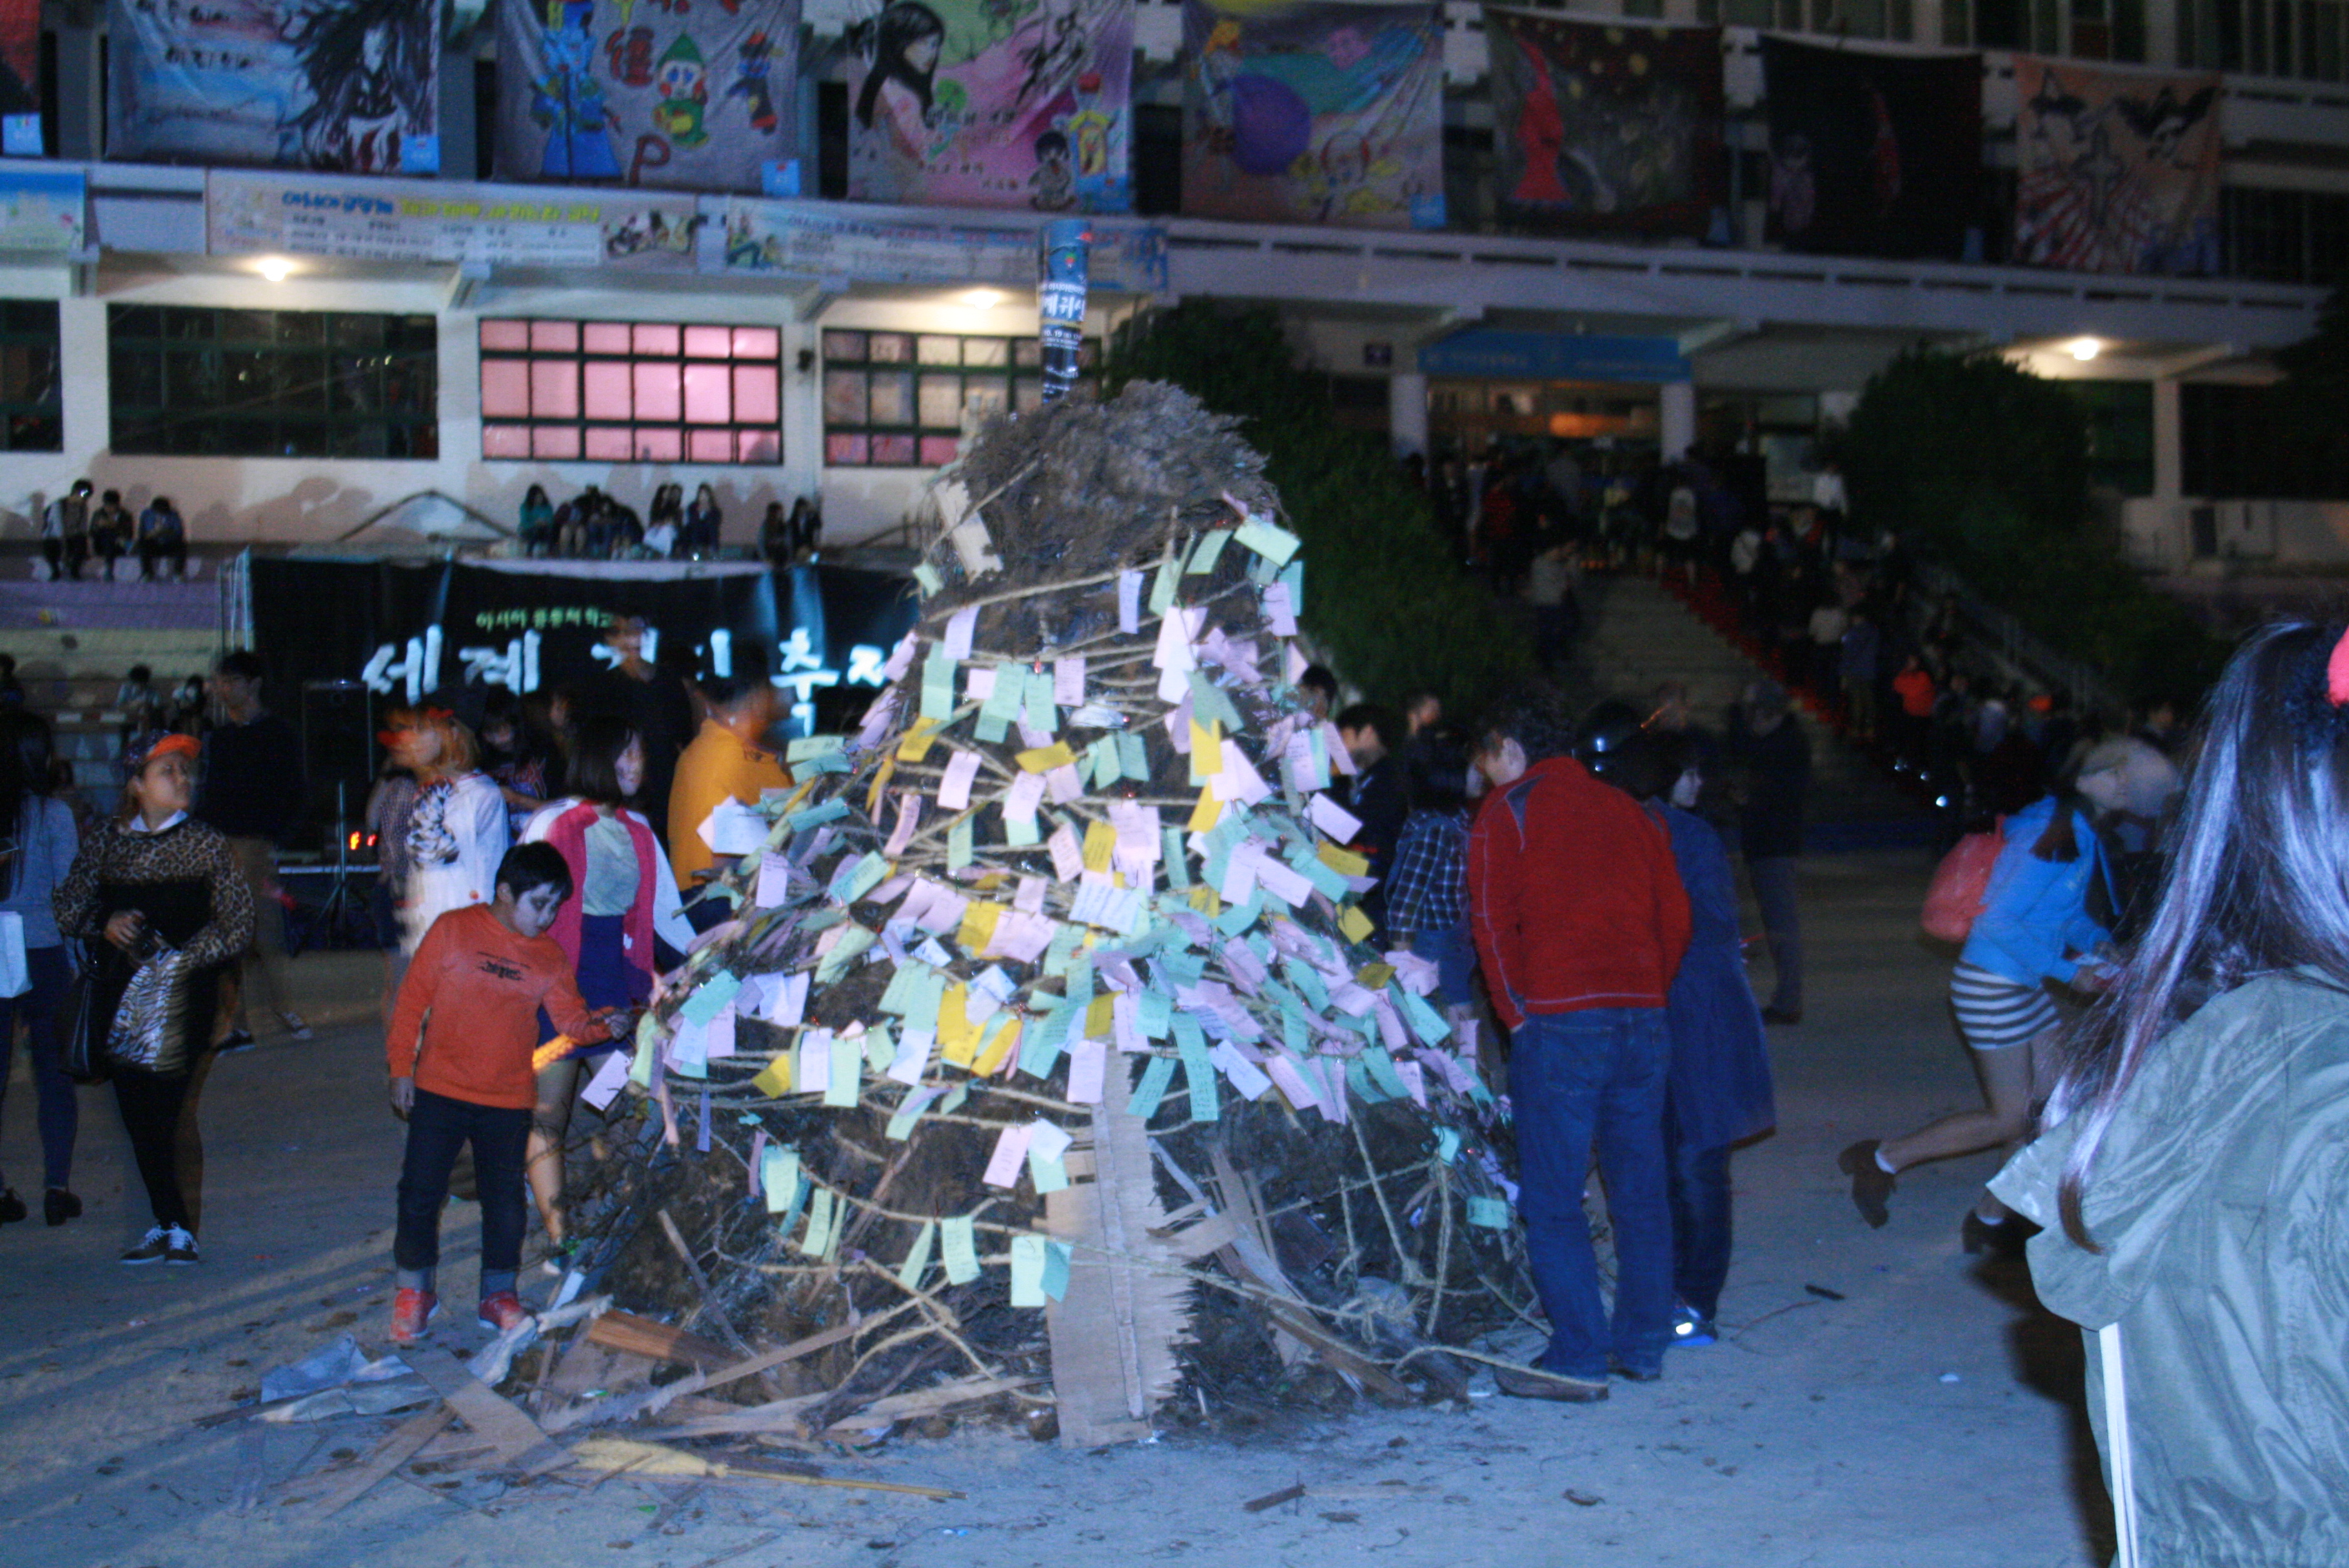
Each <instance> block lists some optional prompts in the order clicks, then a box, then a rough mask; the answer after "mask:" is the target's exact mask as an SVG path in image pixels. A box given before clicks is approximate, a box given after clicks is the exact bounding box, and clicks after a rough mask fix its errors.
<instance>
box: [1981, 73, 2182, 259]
mask: <svg viewBox="0 0 2349 1568" xmlns="http://www.w3.org/2000/svg"><path fill="white" fill-rule="evenodd" d="M2014 91H2015V98H2016V101H2017V105H2018V107H2017V108H2016V110H2015V117H2014V149H2015V164H2016V172H2015V181H2014V259H2015V260H2016V261H2018V262H2021V263H2024V264H2026V265H2029V266H2036V267H2064V268H2068V269H2070V270H2071V271H2074V272H2082V273H2172V274H2185V275H2197V274H2202V273H2215V272H2217V271H2218V270H2219V156H2220V137H2219V98H2220V81H2219V77H2217V76H2216V75H2209V76H2178V75H2174V74H2169V73H2163V72H2151V71H2116V70H2103V69H2097V68H2094V67H2081V66H2075V65H2072V64H2070V63H2068V62H2064V61H2058V60H2043V59H2037V58H2034V57H2032V56H2029V55H2017V56H2015V57H2014Z"/></svg>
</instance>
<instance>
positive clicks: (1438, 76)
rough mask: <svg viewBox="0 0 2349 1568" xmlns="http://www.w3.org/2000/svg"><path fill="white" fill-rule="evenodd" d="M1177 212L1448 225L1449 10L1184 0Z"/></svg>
mask: <svg viewBox="0 0 2349 1568" xmlns="http://www.w3.org/2000/svg"><path fill="white" fill-rule="evenodd" d="M1183 57H1184V62H1185V64H1184V67H1183V211H1184V212H1185V214H1186V215H1188V216H1191V217H1195V218H1235V219H1238V220H1240V221H1241V222H1256V223H1322V224H1331V225H1336V226H1340V227H1344V228H1358V229H1441V228H1442V227H1444V11H1443V7H1442V6H1440V5H1335V4H1329V3H1326V0H1290V3H1283V0H1272V3H1270V4H1257V3H1256V0H1185V5H1184V6H1183Z"/></svg>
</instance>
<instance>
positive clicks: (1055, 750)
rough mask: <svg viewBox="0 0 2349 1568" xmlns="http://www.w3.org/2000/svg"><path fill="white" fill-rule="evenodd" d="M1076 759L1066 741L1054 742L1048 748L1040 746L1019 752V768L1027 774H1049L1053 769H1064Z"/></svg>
mask: <svg viewBox="0 0 2349 1568" xmlns="http://www.w3.org/2000/svg"><path fill="white" fill-rule="evenodd" d="M1076 759H1077V754H1076V753H1075V752H1073V751H1071V750H1070V749H1069V743H1068V742H1067V741H1065V740H1056V741H1054V742H1052V744H1051V745H1050V746H1040V747H1038V748H1035V749H1034V750H1033V751H1023V752H1021V753H1020V754H1019V766H1020V769H1022V770H1023V771H1025V772H1029V773H1050V771H1051V770H1052V769H1055V768H1065V767H1067V766H1068V765H1069V764H1070V763H1071V762H1074V761H1075V760H1076Z"/></svg>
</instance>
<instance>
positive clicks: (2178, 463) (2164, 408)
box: [2153, 377, 2186, 500]
mask: <svg viewBox="0 0 2349 1568" xmlns="http://www.w3.org/2000/svg"><path fill="white" fill-rule="evenodd" d="M2183 429H2184V422H2183V420H2182V419H2181V418H2180V416H2179V413H2178V383H2177V382H2176V381H2173V380H2171V379H2169V378H2168V377H2163V378H2162V379H2160V380H2158V381H2156V382H2155V383H2154V384H2153V499H2154V500H2178V499H2180V498H2181V497H2183V496H2184V495H2185V493H2186V455H2185V452H2184V449H2183V445H2182V435H2181V432H2182V431H2183Z"/></svg>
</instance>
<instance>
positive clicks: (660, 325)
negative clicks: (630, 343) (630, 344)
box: [636, 322, 682, 357]
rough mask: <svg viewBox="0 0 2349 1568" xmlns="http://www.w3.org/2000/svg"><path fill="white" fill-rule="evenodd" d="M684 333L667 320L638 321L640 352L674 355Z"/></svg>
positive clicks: (637, 341) (638, 348) (637, 349)
mask: <svg viewBox="0 0 2349 1568" xmlns="http://www.w3.org/2000/svg"><path fill="white" fill-rule="evenodd" d="M681 336H682V334H681V333H680V332H679V331H678V328H676V327H674V326H671V325H668V324H667V322H638V323H637V324H636V352H637V353H638V354H666V355H668V356H672V357H674V356H676V354H677V352H678V339H679V338H680V337H681Z"/></svg>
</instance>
